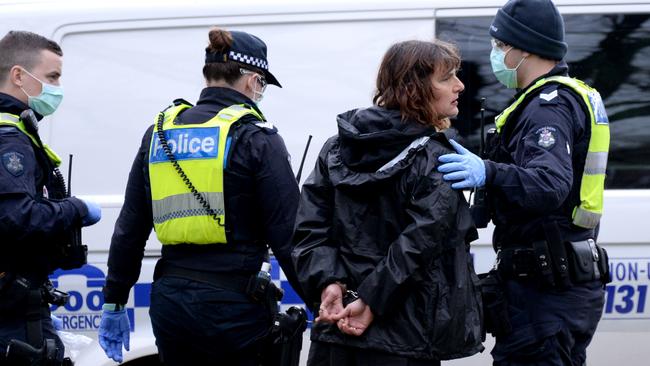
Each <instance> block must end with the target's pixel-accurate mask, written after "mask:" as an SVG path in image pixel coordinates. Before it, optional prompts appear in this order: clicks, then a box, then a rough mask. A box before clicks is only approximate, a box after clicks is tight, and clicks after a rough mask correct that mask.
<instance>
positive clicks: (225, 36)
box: [208, 27, 232, 52]
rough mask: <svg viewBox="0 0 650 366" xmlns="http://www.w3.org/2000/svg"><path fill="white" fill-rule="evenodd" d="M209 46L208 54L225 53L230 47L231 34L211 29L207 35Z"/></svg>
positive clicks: (218, 29) (222, 30) (223, 30)
mask: <svg viewBox="0 0 650 366" xmlns="http://www.w3.org/2000/svg"><path fill="white" fill-rule="evenodd" d="M208 38H209V39H210V45H209V46H208V51H210V52H225V51H227V50H229V49H230V47H231V46H232V34H230V32H229V31H227V30H225V29H220V28H216V27H215V28H212V29H210V33H209V34H208Z"/></svg>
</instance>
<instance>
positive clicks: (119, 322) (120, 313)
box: [98, 304, 131, 362]
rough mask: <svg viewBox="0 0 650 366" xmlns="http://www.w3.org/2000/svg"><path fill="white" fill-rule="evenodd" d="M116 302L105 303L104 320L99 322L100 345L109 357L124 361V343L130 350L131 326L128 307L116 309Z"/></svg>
mask: <svg viewBox="0 0 650 366" xmlns="http://www.w3.org/2000/svg"><path fill="white" fill-rule="evenodd" d="M115 308H116V304H104V312H103V313H102V321H101V323H100V324H99V339H98V340H99V345H100V346H101V347H102V349H103V350H104V353H106V356H107V357H108V358H111V359H113V361H115V362H122V345H124V348H125V349H126V350H127V351H128V350H129V337H130V334H129V332H130V330H131V328H130V326H129V318H128V316H127V315H126V309H124V308H122V309H121V310H110V309H115Z"/></svg>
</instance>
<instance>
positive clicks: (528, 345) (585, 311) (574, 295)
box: [492, 280, 605, 366]
mask: <svg viewBox="0 0 650 366" xmlns="http://www.w3.org/2000/svg"><path fill="white" fill-rule="evenodd" d="M505 291H506V299H507V302H508V318H509V319H510V323H511V325H512V328H513V331H512V332H511V333H510V334H508V335H507V336H504V337H497V338H496V344H495V346H494V349H493V350H492V357H493V358H494V366H532V365H534V366H583V365H584V364H585V361H586V358H587V354H586V353H587V346H588V345H589V343H590V342H591V338H592V337H593V335H594V332H595V331H596V327H597V326H598V322H599V320H600V317H601V314H602V312H603V306H604V302H605V292H604V290H603V288H602V284H601V283H600V281H594V282H589V283H585V284H580V285H576V286H573V287H571V288H569V289H567V290H562V291H560V290H554V289H540V288H539V286H538V285H537V284H536V283H535V282H534V281H528V282H526V281H521V280H508V281H506V283H505Z"/></svg>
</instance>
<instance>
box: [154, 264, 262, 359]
mask: <svg viewBox="0 0 650 366" xmlns="http://www.w3.org/2000/svg"><path fill="white" fill-rule="evenodd" d="M149 315H150V317H151V323H152V326H153V333H154V336H155V337H156V345H157V346H158V353H159V356H160V360H161V362H162V363H163V364H164V365H166V366H177V365H178V366H181V365H182V366H187V365H206V366H208V365H233V366H258V365H259V364H260V361H261V351H262V347H263V343H264V336H265V335H266V334H267V332H268V330H269V328H270V326H271V317H270V313H269V311H268V310H267V309H266V307H264V306H263V305H261V304H257V303H253V302H251V301H250V300H249V299H248V297H247V296H246V295H245V294H243V293H238V292H233V291H231V290H226V289H221V288H217V287H215V286H212V285H209V284H205V283H201V282H196V281H192V280H188V279H184V278H176V277H171V276H163V277H161V278H159V279H158V280H156V281H155V282H154V283H153V285H152V288H151V307H150V308H149Z"/></svg>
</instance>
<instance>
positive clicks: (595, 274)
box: [568, 239, 601, 283]
mask: <svg viewBox="0 0 650 366" xmlns="http://www.w3.org/2000/svg"><path fill="white" fill-rule="evenodd" d="M569 247H570V250H569V251H568V252H569V260H570V261H571V265H570V266H569V267H570V268H571V280H572V281H573V282H574V283H583V282H589V281H594V280H599V279H600V278H601V274H600V273H601V271H600V269H599V268H598V263H599V261H600V254H599V253H598V248H597V247H596V243H595V242H594V240H593V239H587V240H582V241H575V242H569Z"/></svg>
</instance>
